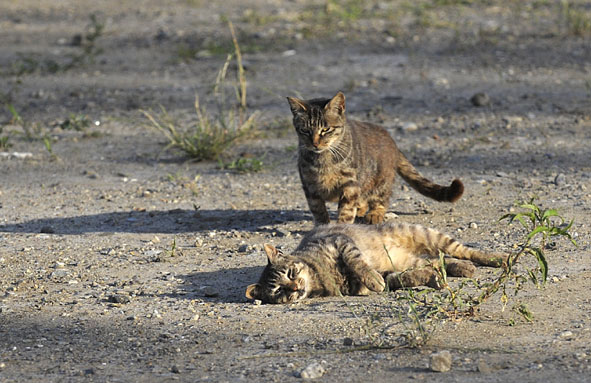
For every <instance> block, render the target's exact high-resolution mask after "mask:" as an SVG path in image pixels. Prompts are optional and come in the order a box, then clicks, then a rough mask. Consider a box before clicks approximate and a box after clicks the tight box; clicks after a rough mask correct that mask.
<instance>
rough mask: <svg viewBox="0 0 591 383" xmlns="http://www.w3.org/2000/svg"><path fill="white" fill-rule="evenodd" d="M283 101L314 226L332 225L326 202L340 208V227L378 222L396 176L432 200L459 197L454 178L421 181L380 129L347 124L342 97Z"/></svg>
mask: <svg viewBox="0 0 591 383" xmlns="http://www.w3.org/2000/svg"><path fill="white" fill-rule="evenodd" d="M287 99H288V101H289V105H290V107H291V111H292V113H293V124H294V127H295V129H296V132H297V134H298V137H299V155H298V169H299V172H300V178H301V180H302V186H303V188H304V193H305V194H306V199H307V200H308V206H309V207H310V211H312V214H313V215H314V221H315V222H316V224H323V223H328V222H330V219H329V217H328V211H327V210H326V204H325V203H326V202H338V203H339V216H338V221H339V222H344V223H352V222H353V221H354V220H355V216H358V217H365V220H366V222H367V223H372V224H373V223H380V222H382V221H383V220H384V214H385V213H386V209H387V206H388V203H389V200H390V195H391V194H392V186H393V184H394V178H395V176H396V173H398V174H400V176H401V177H402V178H403V179H404V180H405V181H406V182H408V183H409V184H410V186H412V187H413V188H414V189H416V190H417V191H418V192H419V193H421V194H423V195H425V196H427V197H430V198H433V199H434V200H437V201H445V202H455V201H457V200H458V199H459V198H460V197H461V196H462V193H463V192H464V185H463V184H462V182H461V181H460V180H458V179H456V180H454V181H453V182H452V184H451V185H450V186H447V187H446V186H441V185H437V184H435V183H433V182H431V181H429V180H428V179H426V178H424V177H423V176H421V175H420V174H419V172H418V171H417V170H416V169H415V168H414V166H413V165H412V164H411V163H410V162H409V161H408V160H407V159H406V157H405V156H404V154H402V152H400V150H398V147H397V146H396V143H395V142H394V140H393V139H392V137H391V136H390V135H389V134H388V132H387V131H386V130H385V129H384V128H382V127H380V126H377V125H373V124H370V123H366V122H359V121H355V120H348V119H347V118H346V117H345V95H344V94H343V93H341V92H339V93H337V95H336V96H334V97H333V98H332V99H330V100H328V99H313V100H308V101H304V100H299V99H297V98H292V97H288V98H287Z"/></svg>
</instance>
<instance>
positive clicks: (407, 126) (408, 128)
mask: <svg viewBox="0 0 591 383" xmlns="http://www.w3.org/2000/svg"><path fill="white" fill-rule="evenodd" d="M398 128H400V129H402V130H403V131H405V132H414V131H415V130H418V129H419V127H418V126H417V124H415V123H414V122H410V121H407V122H401V123H400V124H399V125H398Z"/></svg>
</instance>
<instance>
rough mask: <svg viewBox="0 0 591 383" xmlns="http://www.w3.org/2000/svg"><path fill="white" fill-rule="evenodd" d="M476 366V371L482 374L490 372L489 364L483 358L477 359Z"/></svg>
mask: <svg viewBox="0 0 591 383" xmlns="http://www.w3.org/2000/svg"><path fill="white" fill-rule="evenodd" d="M476 368H477V369H478V372H480V373H483V374H486V373H489V372H492V368H491V366H490V365H489V364H488V363H487V362H486V361H485V360H484V359H479V360H478V364H477V366H476Z"/></svg>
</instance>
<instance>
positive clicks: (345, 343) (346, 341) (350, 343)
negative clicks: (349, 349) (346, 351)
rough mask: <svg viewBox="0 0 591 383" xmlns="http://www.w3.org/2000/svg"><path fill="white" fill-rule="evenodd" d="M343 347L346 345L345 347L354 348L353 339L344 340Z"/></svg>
mask: <svg viewBox="0 0 591 383" xmlns="http://www.w3.org/2000/svg"><path fill="white" fill-rule="evenodd" d="M343 345H345V346H353V339H351V338H345V339H343Z"/></svg>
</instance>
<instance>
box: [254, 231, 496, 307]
mask: <svg viewBox="0 0 591 383" xmlns="http://www.w3.org/2000/svg"><path fill="white" fill-rule="evenodd" d="M440 251H441V252H443V253H444V254H446V255H447V256H448V257H447V258H446V271H447V273H448V275H450V276H462V277H470V276H472V274H473V273H474V271H475V267H474V265H473V263H472V262H474V263H476V264H478V265H484V266H491V267H501V266H503V265H504V264H505V263H506V260H507V255H506V254H500V253H487V252H483V251H480V250H476V249H472V248H468V247H466V246H464V245H462V244H461V243H459V242H458V241H456V240H454V239H453V238H451V237H450V236H448V235H446V234H443V233H440V232H438V231H436V230H433V229H429V228H426V227H423V226H420V225H409V224H403V223H385V224H379V225H372V226H365V225H349V224H336V225H321V226H317V227H316V228H315V229H314V230H312V231H311V232H310V233H308V235H306V236H305V237H304V239H303V240H302V242H301V243H300V245H299V246H298V247H297V248H296V250H295V251H294V252H293V254H291V255H283V254H281V253H280V252H278V251H277V250H276V249H275V248H274V247H273V246H271V245H265V252H266V253H267V258H268V264H267V267H265V269H264V270H263V274H262V275H261V277H260V279H259V282H258V283H255V284H252V285H250V286H248V288H247V290H246V296H247V297H248V298H250V299H260V300H262V301H263V302H267V303H289V302H296V301H299V300H301V299H304V298H307V297H315V296H337V295H366V294H368V293H370V292H371V291H375V292H381V291H383V290H384V288H385V286H386V285H388V286H389V287H390V288H391V289H396V288H401V287H414V286H422V285H425V286H430V287H433V288H440V287H441V286H440V281H439V279H438V274H437V273H436V271H435V270H434V269H433V267H437V265H438V264H439V252H440ZM434 265H435V266H434Z"/></svg>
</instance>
